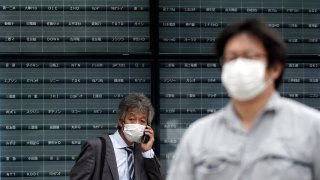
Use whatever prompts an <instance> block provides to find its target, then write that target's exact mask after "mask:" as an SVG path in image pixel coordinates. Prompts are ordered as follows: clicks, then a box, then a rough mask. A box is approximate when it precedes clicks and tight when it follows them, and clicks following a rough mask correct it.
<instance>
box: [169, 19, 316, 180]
mask: <svg viewBox="0 0 320 180" xmlns="http://www.w3.org/2000/svg"><path fill="white" fill-rule="evenodd" d="M216 54H217V57H218V59H219V60H220V63H221V66H222V84H223V85H224V87H225V88H226V90H227V92H228V94H229V96H230V97H231V101H230V102H229V103H228V104H227V105H226V106H225V107H224V108H223V109H221V110H220V111H218V112H216V113H214V114H210V115H208V116H206V117H203V118H201V119H199V120H197V121H196V122H195V123H193V124H192V125H191V126H190V127H189V129H188V130H187V131H186V132H185V134H184V136H183V138H182V140H181V141H180V144H179V146H178V148H177V150H176V152H175V156H174V159H173V161H172V164H171V167H170V170H169V173H168V180H208V179H211V180H302V179H303V180H320V155H319V152H320V151H319V149H320V113H319V111H317V110H315V109H312V108H310V107H307V106H306V105H303V104H300V103H298V102H295V101H293V100H290V99H286V98H283V97H280V96H279V93H278V92H277V89H278V87H279V84H280V81H281V77H282V74H283V69H284V67H285V59H286V50H285V45H284V43H283V41H282V39H281V37H280V36H279V35H278V34H277V33H275V32H274V31H273V30H272V29H271V28H269V27H268V26H266V25H265V24H264V23H262V22H261V21H259V20H256V19H250V20H246V21H244V22H241V23H236V24H232V25H230V26H228V27H226V28H225V29H224V30H223V31H222V32H221V34H220V36H219V37H218V39H217V44H216Z"/></svg>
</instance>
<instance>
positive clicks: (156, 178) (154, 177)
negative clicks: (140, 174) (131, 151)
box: [144, 156, 165, 180]
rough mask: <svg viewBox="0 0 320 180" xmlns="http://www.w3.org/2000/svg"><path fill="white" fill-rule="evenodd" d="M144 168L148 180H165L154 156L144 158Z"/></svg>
mask: <svg viewBox="0 0 320 180" xmlns="http://www.w3.org/2000/svg"><path fill="white" fill-rule="evenodd" d="M144 166H145V167H144V168H145V171H146V173H147V176H148V179H149V180H165V177H164V172H163V169H162V168H161V165H160V162H159V160H158V158H157V157H156V156H154V157H153V158H144Z"/></svg>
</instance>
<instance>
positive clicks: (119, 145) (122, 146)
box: [113, 130, 128, 149]
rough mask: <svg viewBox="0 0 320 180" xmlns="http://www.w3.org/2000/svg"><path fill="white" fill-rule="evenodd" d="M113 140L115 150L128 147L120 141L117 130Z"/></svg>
mask: <svg viewBox="0 0 320 180" xmlns="http://www.w3.org/2000/svg"><path fill="white" fill-rule="evenodd" d="M113 136H114V140H115V142H116V143H115V144H114V147H115V148H117V149H121V148H125V147H127V146H128V145H127V144H126V142H125V141H124V140H123V139H122V137H121V136H120V133H119V130H117V131H116V132H115V133H114V134H113Z"/></svg>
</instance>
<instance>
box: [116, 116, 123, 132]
mask: <svg viewBox="0 0 320 180" xmlns="http://www.w3.org/2000/svg"><path fill="white" fill-rule="evenodd" d="M117 122H118V126H120V127H121V129H122V128H123V122H122V120H121V119H120V117H117Z"/></svg>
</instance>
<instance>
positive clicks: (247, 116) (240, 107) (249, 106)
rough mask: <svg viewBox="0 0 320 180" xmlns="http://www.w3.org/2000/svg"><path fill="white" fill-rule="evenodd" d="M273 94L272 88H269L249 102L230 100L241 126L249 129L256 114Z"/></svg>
mask: <svg viewBox="0 0 320 180" xmlns="http://www.w3.org/2000/svg"><path fill="white" fill-rule="evenodd" d="M273 92H274V87H273V86H269V87H268V88H267V89H266V90H265V91H263V92H262V94H260V95H258V96H257V97H255V98H253V99H252V100H249V101H238V100H236V99H232V104H233V108H234V110H235V112H236V114H237V116H238V117H239V119H240V121H241V123H242V125H243V126H244V127H245V128H246V129H250V128H251V127H252V125H253V122H254V120H255V119H256V117H257V115H258V113H259V112H260V111H261V110H262V109H263V108H264V107H265V105H266V104H267V103H268V101H269V99H270V98H271V96H272V93H273Z"/></svg>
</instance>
